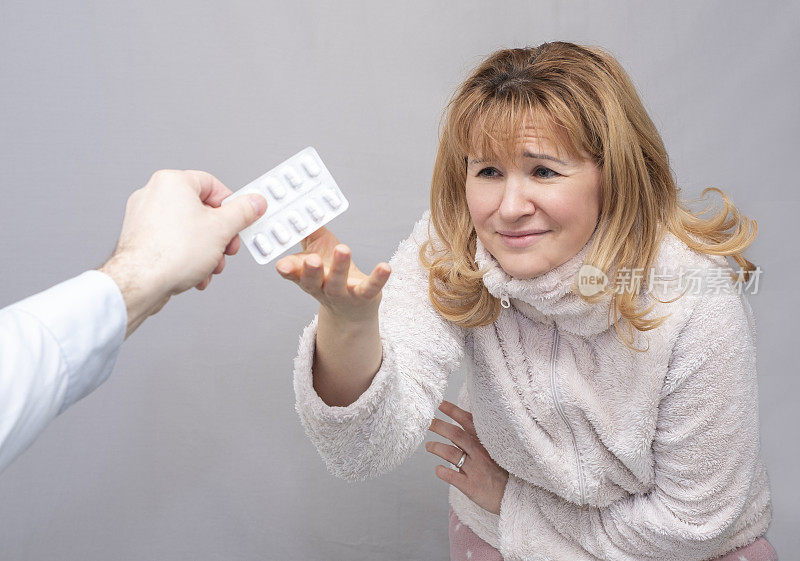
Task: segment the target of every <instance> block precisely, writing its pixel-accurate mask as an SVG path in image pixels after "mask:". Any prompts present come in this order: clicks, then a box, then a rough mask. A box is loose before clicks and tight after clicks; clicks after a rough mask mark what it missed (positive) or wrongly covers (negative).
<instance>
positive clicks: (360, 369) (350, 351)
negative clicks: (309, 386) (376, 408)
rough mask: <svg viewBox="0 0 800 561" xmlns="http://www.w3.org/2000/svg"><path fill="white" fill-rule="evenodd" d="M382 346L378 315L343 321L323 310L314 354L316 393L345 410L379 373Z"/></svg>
mask: <svg viewBox="0 0 800 561" xmlns="http://www.w3.org/2000/svg"><path fill="white" fill-rule="evenodd" d="M382 355H383V345H382V344H381V335H380V330H379V327H378V315H377V313H376V314H375V317H371V318H368V319H366V320H365V321H364V322H360V323H356V322H352V321H342V320H340V319H338V318H337V317H336V316H334V315H332V314H330V313H329V312H328V311H327V310H326V308H324V307H323V306H320V309H319V325H318V328H317V340H316V351H315V353H314V367H313V370H314V390H316V392H317V393H318V394H319V396H320V398H321V399H322V401H324V402H325V403H326V404H327V405H338V406H341V407H346V406H348V405H350V404H351V403H353V402H354V401H355V400H356V399H358V398H359V396H360V395H361V394H363V393H364V391H366V389H367V388H368V387H369V385H370V384H371V383H372V379H373V378H374V377H375V373H376V372H378V368H380V365H381V359H382Z"/></svg>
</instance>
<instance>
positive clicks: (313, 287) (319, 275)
mask: <svg viewBox="0 0 800 561" xmlns="http://www.w3.org/2000/svg"><path fill="white" fill-rule="evenodd" d="M322 280H323V269H322V259H321V258H320V256H319V255H317V254H316V253H312V254H310V255H308V256H306V258H305V260H304V261H303V272H302V274H301V276H300V287H301V288H302V289H303V290H305V291H306V292H310V293H315V292H319V291H320V290H321V289H322Z"/></svg>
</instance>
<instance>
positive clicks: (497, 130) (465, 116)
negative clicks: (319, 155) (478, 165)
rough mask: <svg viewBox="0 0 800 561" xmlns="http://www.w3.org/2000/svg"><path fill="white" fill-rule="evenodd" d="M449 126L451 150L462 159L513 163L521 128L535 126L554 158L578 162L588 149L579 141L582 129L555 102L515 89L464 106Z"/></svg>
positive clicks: (567, 111) (562, 106)
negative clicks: (554, 150)
mask: <svg viewBox="0 0 800 561" xmlns="http://www.w3.org/2000/svg"><path fill="white" fill-rule="evenodd" d="M525 94H528V92H525ZM548 102H549V103H548ZM450 124H451V127H452V129H451V130H450V131H449V133H450V135H451V139H452V143H453V149H454V150H455V151H456V152H457V153H458V154H461V155H462V156H463V157H464V158H466V157H467V156H469V155H475V156H477V157H480V158H482V159H486V160H492V161H515V160H516V158H517V155H518V151H519V143H520V139H521V133H522V130H523V127H524V126H532V127H534V128H535V129H536V131H537V134H538V135H539V136H540V137H542V138H544V139H546V140H548V141H549V142H551V143H552V144H553V145H554V146H555V148H556V154H555V156H556V157H557V158H567V159H569V158H572V159H576V160H577V159H580V158H581V156H580V154H581V153H582V152H585V151H586V150H587V149H588V146H585V143H584V142H582V140H583V139H584V138H585V134H584V132H583V130H582V129H583V127H581V126H579V124H578V123H576V122H574V119H573V115H572V113H570V111H569V110H568V109H567V108H566V107H565V106H564V105H563V104H559V103H558V100H557V99H555V100H549V99H546V98H545V101H542V100H540V99H539V98H537V97H533V96H531V95H529V94H528V95H520V94H519V92H516V91H514V90H510V91H509V94H508V95H506V96H502V97H501V96H493V97H484V98H482V99H476V102H475V103H471V104H470V103H468V104H465V106H464V109H462V110H461V111H460V112H458V114H454V115H453V116H452V120H451V121H450Z"/></svg>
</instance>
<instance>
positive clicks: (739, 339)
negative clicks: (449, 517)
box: [499, 294, 771, 561]
mask: <svg viewBox="0 0 800 561" xmlns="http://www.w3.org/2000/svg"><path fill="white" fill-rule="evenodd" d="M751 313H752V312H751V310H750V309H749V304H747V303H746V302H743V301H741V300H740V296H738V295H736V294H726V295H713V294H711V295H703V296H702V297H700V300H699V301H698V303H697V305H696V307H695V308H694V311H693V314H692V317H691V318H690V320H689V321H688V323H687V324H686V326H685V327H684V329H683V331H682V332H681V335H680V337H679V340H678V342H677V345H676V349H675V352H674V353H673V357H672V360H671V362H670V368H669V372H668V374H667V379H666V383H665V384H664V389H663V390H662V392H661V401H660V405H659V414H658V415H659V416H658V420H657V424H656V433H655V436H654V440H653V445H652V448H653V456H654V459H655V460H654V469H655V485H654V487H653V488H652V489H651V490H650V491H649V492H648V493H646V494H639V495H631V496H629V497H626V498H624V499H621V500H619V501H616V502H614V503H612V504H611V505H609V506H608V507H605V508H598V507H593V506H579V505H576V504H574V503H571V502H569V501H566V500H564V499H563V498H561V497H559V496H557V495H555V494H553V493H551V492H550V491H547V490H545V489H542V488H541V487H538V486H536V485H533V484H531V483H530V482H527V481H525V480H523V479H521V478H519V477H516V476H514V475H513V474H512V475H510V477H509V480H508V483H507V485H506V490H505V494H504V496H503V500H502V503H501V508H500V524H499V533H500V545H501V548H500V550H501V553H502V554H503V556H504V558H505V559H508V560H522V559H532V558H539V557H538V556H542V557H546V556H548V555H551V556H552V557H553V558H569V559H576V560H589V559H592V560H595V559H614V560H620V561H634V560H640V559H664V560H668V559H670V560H681V561H699V560H702V559H708V558H712V557H713V556H714V555H715V554H719V553H721V552H720V548H721V547H723V546H725V545H726V542H728V540H729V539H730V538H731V537H732V536H733V535H734V534H736V533H738V532H742V531H744V532H745V533H746V534H748V535H749V539H750V540H752V539H754V538H756V537H758V536H760V535H762V534H763V533H764V532H765V531H766V529H767V526H768V524H769V522H770V519H771V512H770V511H769V483H768V481H767V479H766V476H765V474H763V473H761V471H760V469H759V466H760V458H759V418H758V384H757V379H756V359H755V331H754V323H753V321H752V316H751ZM745 527H747V530H743V529H744V528H745ZM740 545H743V544H740Z"/></svg>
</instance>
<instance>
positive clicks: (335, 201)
mask: <svg viewBox="0 0 800 561" xmlns="http://www.w3.org/2000/svg"><path fill="white" fill-rule="evenodd" d="M322 198H323V199H325V202H326V203H328V204H329V205H330V207H331V208H332V209H337V208H339V205H341V204H342V201H340V200H339V197H338V196H337V195H336V193H335V192H334V191H333V190H331V189H329V190H327V191H325V194H324V195H322Z"/></svg>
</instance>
